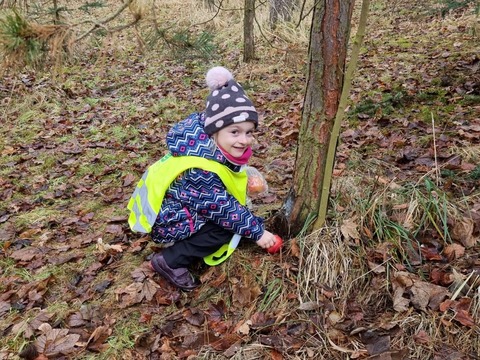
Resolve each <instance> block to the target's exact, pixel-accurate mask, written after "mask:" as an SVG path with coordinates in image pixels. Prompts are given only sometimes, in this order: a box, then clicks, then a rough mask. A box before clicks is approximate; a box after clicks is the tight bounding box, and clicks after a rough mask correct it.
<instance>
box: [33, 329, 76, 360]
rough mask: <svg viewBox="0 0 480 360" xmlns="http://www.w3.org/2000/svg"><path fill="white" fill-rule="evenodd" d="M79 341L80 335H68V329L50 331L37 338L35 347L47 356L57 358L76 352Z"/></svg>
mask: <svg viewBox="0 0 480 360" xmlns="http://www.w3.org/2000/svg"><path fill="white" fill-rule="evenodd" d="M79 339H80V335H78V334H68V329H49V330H47V331H46V332H45V333H44V334H43V335H41V336H40V337H38V338H37V340H36V341H35V346H36V347H37V349H38V351H39V352H41V353H43V354H44V355H45V356H47V357H55V356H58V355H60V354H63V355H67V354H69V353H71V352H74V351H75V350H76V348H75V344H76V342H77V341H78V340H79Z"/></svg>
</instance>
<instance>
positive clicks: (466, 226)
mask: <svg viewBox="0 0 480 360" xmlns="http://www.w3.org/2000/svg"><path fill="white" fill-rule="evenodd" d="M474 229H475V222H474V221H473V220H472V219H471V218H467V217H464V218H463V219H460V220H457V221H456V222H455V224H454V225H453V228H452V231H451V236H452V239H453V240H455V241H458V242H460V243H462V244H463V246H465V247H466V248H471V247H472V246H474V245H475V244H476V243H477V241H478V237H476V236H474V235H473V232H474Z"/></svg>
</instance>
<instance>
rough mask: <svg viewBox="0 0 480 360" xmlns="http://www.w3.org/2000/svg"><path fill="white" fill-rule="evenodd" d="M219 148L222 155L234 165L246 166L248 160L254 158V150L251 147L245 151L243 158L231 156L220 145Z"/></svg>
mask: <svg viewBox="0 0 480 360" xmlns="http://www.w3.org/2000/svg"><path fill="white" fill-rule="evenodd" d="M217 146H218V148H219V149H220V151H221V152H222V154H223V155H224V156H225V157H226V158H227V160H228V161H230V162H231V163H232V164H234V165H245V164H246V163H247V162H248V159H250V156H252V153H253V152H252V148H251V147H250V146H249V147H247V149H246V150H245V152H244V153H243V154H242V156H239V157H236V156H232V155H230V154H229V153H228V152H227V151H226V150H225V149H223V148H222V147H221V146H220V145H218V144H217Z"/></svg>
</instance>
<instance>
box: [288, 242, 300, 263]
mask: <svg viewBox="0 0 480 360" xmlns="http://www.w3.org/2000/svg"><path fill="white" fill-rule="evenodd" d="M290 250H291V252H292V256H295V257H296V258H298V259H300V246H299V245H298V240H297V238H293V239H292V240H290Z"/></svg>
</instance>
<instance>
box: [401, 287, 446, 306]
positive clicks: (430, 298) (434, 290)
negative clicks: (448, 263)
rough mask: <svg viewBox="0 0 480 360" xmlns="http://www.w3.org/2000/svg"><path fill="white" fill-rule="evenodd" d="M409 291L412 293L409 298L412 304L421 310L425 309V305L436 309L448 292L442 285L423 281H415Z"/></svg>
mask: <svg viewBox="0 0 480 360" xmlns="http://www.w3.org/2000/svg"><path fill="white" fill-rule="evenodd" d="M410 291H411V293H412V296H411V299H410V301H411V303H412V305H413V306H414V307H415V308H417V309H419V310H423V311H426V310H427V306H428V307H429V308H430V309H432V310H438V308H439V306H440V303H441V302H442V301H443V300H444V299H445V297H447V296H448V294H449V292H448V290H447V289H445V288H444V287H442V286H438V285H434V284H430V283H427V282H425V281H415V282H414V284H413V286H412V287H411V288H410Z"/></svg>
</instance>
